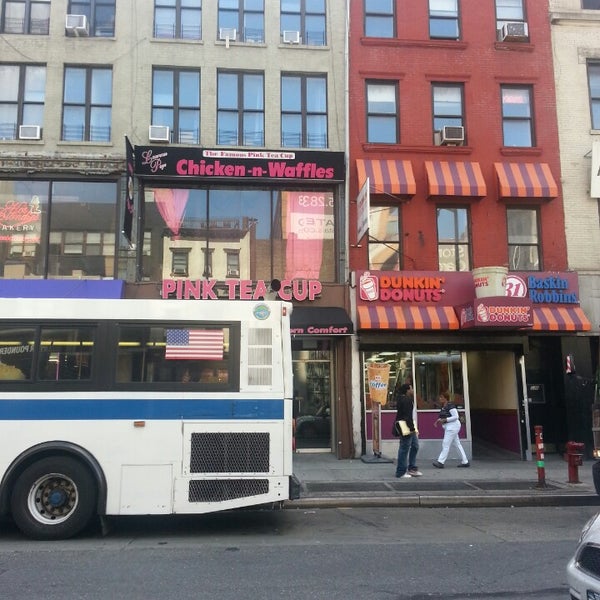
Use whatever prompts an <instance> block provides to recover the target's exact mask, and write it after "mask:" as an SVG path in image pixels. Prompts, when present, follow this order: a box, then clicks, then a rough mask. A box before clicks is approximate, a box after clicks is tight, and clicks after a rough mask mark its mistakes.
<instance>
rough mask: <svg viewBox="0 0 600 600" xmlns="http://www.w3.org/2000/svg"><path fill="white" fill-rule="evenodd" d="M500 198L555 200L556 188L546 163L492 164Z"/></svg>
mask: <svg viewBox="0 0 600 600" xmlns="http://www.w3.org/2000/svg"><path fill="white" fill-rule="evenodd" d="M494 167H495V168H496V174H497V175H498V191H499V194H498V195H499V197H500V198H556V196H558V186H557V185H556V181H555V180H554V177H553V176H552V171H551V170H550V167H549V165H548V164H547V163H494Z"/></svg>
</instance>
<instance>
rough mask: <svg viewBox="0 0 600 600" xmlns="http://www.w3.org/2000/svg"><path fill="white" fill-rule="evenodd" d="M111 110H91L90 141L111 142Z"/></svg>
mask: <svg viewBox="0 0 600 600" xmlns="http://www.w3.org/2000/svg"><path fill="white" fill-rule="evenodd" d="M110 118H111V109H110V108H101V107H92V109H91V110H90V141H96V142H109V141H110Z"/></svg>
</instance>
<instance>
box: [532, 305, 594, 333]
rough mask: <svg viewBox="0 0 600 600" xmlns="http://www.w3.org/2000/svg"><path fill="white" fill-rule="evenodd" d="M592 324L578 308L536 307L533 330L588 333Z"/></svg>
mask: <svg viewBox="0 0 600 600" xmlns="http://www.w3.org/2000/svg"><path fill="white" fill-rule="evenodd" d="M591 328H592V324H591V323H590V321H589V319H588V318H587V317H586V316H585V313H584V312H583V310H582V309H581V308H580V307H579V306H543V307H541V306H536V307H534V309H533V328H532V329H533V330H536V331H590V329H591Z"/></svg>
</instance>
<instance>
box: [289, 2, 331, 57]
mask: <svg viewBox="0 0 600 600" xmlns="http://www.w3.org/2000/svg"><path fill="white" fill-rule="evenodd" d="M333 1H334V2H335V0H333ZM326 22H327V21H326V18H325V0H281V18H280V26H281V38H282V41H284V42H285V41H286V39H285V38H286V35H287V36H290V33H291V34H292V36H293V32H298V37H299V40H298V41H299V42H300V43H302V44H306V45H307V46H325V45H326V44H327V28H326V26H325V24H326ZM284 32H290V33H288V34H285V33H284Z"/></svg>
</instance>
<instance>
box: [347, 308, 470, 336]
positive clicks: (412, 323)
mask: <svg viewBox="0 0 600 600" xmlns="http://www.w3.org/2000/svg"><path fill="white" fill-rule="evenodd" d="M358 327H359V329H431V330H434V329H459V323H458V318H457V316H456V313H455V312H454V308H453V307H452V306H359V307H358Z"/></svg>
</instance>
